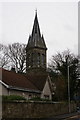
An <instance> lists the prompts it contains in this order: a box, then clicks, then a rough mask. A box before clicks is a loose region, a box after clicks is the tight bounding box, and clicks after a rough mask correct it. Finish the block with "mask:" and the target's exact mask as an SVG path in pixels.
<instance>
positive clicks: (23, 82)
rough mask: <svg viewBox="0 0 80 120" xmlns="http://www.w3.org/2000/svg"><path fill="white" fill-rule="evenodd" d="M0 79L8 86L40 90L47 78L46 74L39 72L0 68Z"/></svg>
mask: <svg viewBox="0 0 80 120" xmlns="http://www.w3.org/2000/svg"><path fill="white" fill-rule="evenodd" d="M1 71H2V76H1V74H0V80H2V82H3V83H5V84H6V85H8V86H9V87H10V88H19V89H26V90H32V91H34V92H35V91H38V92H40V91H42V90H43V88H44V85H45V82H46V79H47V77H48V76H47V75H41V74H38V75H36V74H26V75H25V74H20V73H15V72H13V71H8V70H5V69H3V68H0V73H1Z"/></svg>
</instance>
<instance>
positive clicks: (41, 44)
mask: <svg viewBox="0 0 80 120" xmlns="http://www.w3.org/2000/svg"><path fill="white" fill-rule="evenodd" d="M33 47H38V48H43V49H47V47H46V44H45V41H44V37H43V35H41V33H40V28H39V23H38V18H37V12H36V14H35V19H34V24H33V29H32V34H31V35H30V36H29V40H28V44H27V48H26V49H29V48H33Z"/></svg>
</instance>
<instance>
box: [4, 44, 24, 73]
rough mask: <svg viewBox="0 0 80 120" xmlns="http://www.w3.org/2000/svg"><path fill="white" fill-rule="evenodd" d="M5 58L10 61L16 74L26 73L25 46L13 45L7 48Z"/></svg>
mask: <svg viewBox="0 0 80 120" xmlns="http://www.w3.org/2000/svg"><path fill="white" fill-rule="evenodd" d="M6 56H7V57H8V58H9V59H10V60H11V62H12V65H14V66H15V69H16V71H17V72H21V73H22V72H25V71H26V45H25V44H20V43H13V44H12V45H9V46H8V52H7V53H6Z"/></svg>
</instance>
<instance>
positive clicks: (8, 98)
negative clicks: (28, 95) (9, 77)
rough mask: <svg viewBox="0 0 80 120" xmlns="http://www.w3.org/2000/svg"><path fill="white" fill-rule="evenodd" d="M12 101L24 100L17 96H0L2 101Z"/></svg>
mask: <svg viewBox="0 0 80 120" xmlns="http://www.w3.org/2000/svg"><path fill="white" fill-rule="evenodd" d="M12 100H26V99H25V98H24V97H22V96H18V95H9V96H7V95H3V96H2V101H12Z"/></svg>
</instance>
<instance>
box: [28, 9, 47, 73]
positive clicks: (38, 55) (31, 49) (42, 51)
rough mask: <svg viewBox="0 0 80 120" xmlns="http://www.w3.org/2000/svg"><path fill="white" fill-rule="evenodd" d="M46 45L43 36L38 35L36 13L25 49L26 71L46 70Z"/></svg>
mask: <svg viewBox="0 0 80 120" xmlns="http://www.w3.org/2000/svg"><path fill="white" fill-rule="evenodd" d="M46 50H47V48H46V44H45V41H44V37H43V35H41V33H40V28H39V22H38V17H37V11H36V12H35V19H34V24H33V29H32V33H31V35H30V36H29V39H28V44H27V47H26V68H27V71H28V70H32V69H34V70H38V69H41V71H42V70H46Z"/></svg>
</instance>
